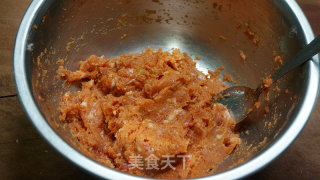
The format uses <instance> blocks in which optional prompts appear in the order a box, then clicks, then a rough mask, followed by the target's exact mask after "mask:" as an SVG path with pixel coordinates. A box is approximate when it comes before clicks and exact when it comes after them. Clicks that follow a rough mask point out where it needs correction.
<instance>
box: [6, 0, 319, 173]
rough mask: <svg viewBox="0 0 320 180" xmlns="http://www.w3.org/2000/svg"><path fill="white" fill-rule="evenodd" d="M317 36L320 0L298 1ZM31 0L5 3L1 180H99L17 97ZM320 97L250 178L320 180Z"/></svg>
mask: <svg viewBox="0 0 320 180" xmlns="http://www.w3.org/2000/svg"><path fill="white" fill-rule="evenodd" d="M297 1H298V3H299V4H300V5H301V7H302V9H303V10H304V12H305V14H306V15H307V17H308V19H309V21H310V23H311V25H312V27H313V29H314V32H315V34H316V35H319V33H320V0H297ZM30 2H31V0H19V1H18V0H0V12H1V13H0V44H1V46H0V68H1V70H0V179H93V178H94V177H93V176H92V175H90V174H88V173H86V172H84V171H83V170H81V169H80V168H78V167H76V166H75V165H73V164H72V163H71V162H69V161H68V160H66V159H65V158H64V157H62V155H60V154H59V153H57V152H56V151H55V150H54V149H53V148H52V147H51V146H50V145H49V144H48V143H47V142H46V141H45V140H44V139H43V138H42V137H41V136H40V135H39V133H38V132H37V131H36V130H35V128H34V127H33V126H32V124H31V123H30V121H29V120H28V118H27V117H26V115H25V113H24V111H23V109H22V107H21V104H20V103H19V100H18V98H17V96H16V90H15V84H14V78H13V75H12V51H13V46H14V39H15V35H16V31H17V28H18V25H19V23H20V20H21V18H22V16H23V14H24V12H25V10H26V8H27V7H28V4H29V3H30ZM319 127H320V98H319V99H318V103H317V106H316V107H315V110H314V111H313V113H312V116H311V118H310V120H309V122H308V124H307V125H306V127H305V128H304V130H303V132H302V133H301V134H300V136H299V137H298V138H297V140H296V141H295V142H294V143H293V144H292V145H291V146H290V147H289V148H288V149H287V150H286V151H285V152H284V153H283V154H282V155H281V156H280V157H279V158H278V159H276V160H275V161H273V162H272V163H271V164H270V165H268V166H267V167H265V168H264V169H262V170H261V171H259V172H258V173H256V174H254V175H252V176H251V177H248V179H301V178H302V179H320V129H319Z"/></svg>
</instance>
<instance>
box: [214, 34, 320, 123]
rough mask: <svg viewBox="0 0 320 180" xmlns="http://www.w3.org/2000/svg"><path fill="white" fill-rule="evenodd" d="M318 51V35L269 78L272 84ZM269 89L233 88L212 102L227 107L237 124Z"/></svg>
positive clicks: (319, 45) (319, 39) (221, 93)
mask: <svg viewBox="0 0 320 180" xmlns="http://www.w3.org/2000/svg"><path fill="white" fill-rule="evenodd" d="M319 51H320V35H319V36H317V37H316V38H315V39H314V40H313V41H311V43H309V44H308V45H307V46H305V47H304V48H303V49H302V50H300V51H299V52H298V53H297V54H296V56H294V57H293V58H292V59H291V60H289V61H288V62H287V63H286V64H284V65H283V66H282V67H281V68H280V69H279V70H278V71H276V72H275V73H274V74H273V75H272V76H271V80H272V82H275V81H277V80H279V79H280V78H281V77H282V76H284V75H285V74H287V73H288V72H290V71H291V70H293V69H295V68H296V67H298V66H300V65H301V64H303V63H305V62H306V61H308V60H309V59H311V58H312V57H313V56H314V55H316V54H317V53H318V52H319ZM269 87H270V85H268V86H265V85H264V84H261V85H259V86H258V88H257V89H255V90H254V89H251V88H249V87H245V86H233V87H230V88H227V89H225V90H224V91H222V92H220V93H218V94H217V96H216V97H215V98H214V100H216V101H217V102H218V103H221V104H223V105H225V106H227V108H228V110H229V112H230V114H231V116H232V117H233V118H234V119H235V121H236V123H239V122H241V121H242V120H244V119H245V118H246V117H247V116H248V115H249V114H250V113H251V112H252V111H253V109H254V106H255V103H256V102H257V101H258V99H259V97H260V94H261V93H262V92H263V91H264V90H265V89H266V88H269ZM257 108H258V106H257Z"/></svg>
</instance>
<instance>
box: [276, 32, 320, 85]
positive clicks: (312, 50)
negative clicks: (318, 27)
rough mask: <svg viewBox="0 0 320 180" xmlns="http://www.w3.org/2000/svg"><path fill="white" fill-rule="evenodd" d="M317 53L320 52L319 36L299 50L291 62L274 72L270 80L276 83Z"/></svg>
mask: <svg viewBox="0 0 320 180" xmlns="http://www.w3.org/2000/svg"><path fill="white" fill-rule="evenodd" d="M319 51H320V35H319V36H317V37H316V38H315V39H314V40H313V41H312V42H311V43H310V44H308V45H307V46H306V47H304V48H303V49H302V50H300V51H299V52H298V54H297V55H296V56H294V57H293V58H292V59H291V60H289V61H288V62H287V63H286V64H284V65H283V66H282V67H281V68H280V69H279V70H278V71H277V72H275V73H274V74H273V75H272V80H273V81H277V80H278V79H280V78H281V77H282V76H283V75H285V74H286V73H288V72H289V71H291V70H292V69H294V68H296V67H298V66H299V65H301V64H303V63H304V62H306V61H308V60H309V59H310V58H312V57H313V56H314V55H316V54H317V53H318V52H319Z"/></svg>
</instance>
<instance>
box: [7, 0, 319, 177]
mask: <svg viewBox="0 0 320 180" xmlns="http://www.w3.org/2000/svg"><path fill="white" fill-rule="evenodd" d="M47 1H48V0H34V1H32V2H31V4H30V5H29V7H28V9H27V11H26V13H25V15H24V17H23V19H22V21H21V24H20V26H19V29H18V32H17V36H16V40H15V46H14V51H13V74H14V77H15V83H16V88H17V92H18V97H19V99H20V102H21V104H22V106H23V108H24V111H25V112H26V114H27V116H28V118H29V119H30V121H31V122H32V123H33V125H34V126H35V127H36V129H37V130H38V132H40V134H41V135H42V136H43V137H44V139H46V140H47V141H48V142H49V143H50V144H51V146H53V147H54V148H55V149H56V150H57V151H58V152H59V153H61V154H62V155H63V156H65V157H66V158H67V159H69V160H70V161H72V162H73V163H74V164H76V165H78V166H79V167H81V168H82V169H84V170H86V171H88V172H90V173H92V174H94V175H96V176H98V177H101V178H108V179H137V180H138V179H147V178H144V177H138V176H134V175H130V174H126V173H123V172H120V171H117V170H114V169H112V168H109V167H106V166H104V165H102V164H100V163H98V162H95V161H94V160H91V159H90V158H88V157H86V156H85V155H83V154H81V153H80V152H78V151H77V150H75V149H74V148H73V147H72V146H71V145H69V144H68V143H66V142H65V141H64V140H63V139H62V138H61V137H60V136H59V135H58V134H57V133H56V132H55V131H54V130H53V129H52V128H51V126H50V125H49V124H48V123H47V121H46V119H45V118H44V117H43V116H42V114H41V112H40V111H39V109H38V107H37V104H36V102H35V100H34V98H33V93H32V90H31V89H30V85H29V84H28V79H27V71H26V68H25V56H26V51H27V42H28V38H29V32H30V31H31V28H32V23H33V21H34V19H35V17H36V15H37V14H38V13H39V10H40V9H41V7H42V6H43V5H44V4H45V3H46V2H47ZM285 3H287V5H288V7H289V8H290V9H291V10H292V12H293V14H295V15H296V18H297V19H298V22H299V23H300V26H301V28H302V30H303V35H304V37H305V39H306V42H307V43H309V42H311V41H312V40H313V39H314V34H313V31H312V29H311V26H310V24H309V22H308V20H307V18H306V17H305V15H304V13H303V12H302V10H301V9H300V7H299V5H298V4H297V3H296V1H295V0H285ZM305 66H306V67H305V68H308V69H309V70H310V71H309V72H308V76H309V79H308V85H307V88H306V94H305V97H304V99H303V101H302V103H301V110H300V111H299V112H298V113H297V115H296V117H295V118H294V119H293V122H292V124H291V126H290V127H288V129H287V130H286V131H285V132H284V133H283V134H282V135H281V136H279V138H278V139H277V140H276V141H275V142H274V144H273V145H271V146H270V147H269V148H267V149H266V150H265V151H264V152H262V153H261V154H259V155H258V156H256V157H255V158H253V159H251V160H249V161H248V162H246V163H244V164H242V165H240V166H238V167H235V168H233V169H230V170H227V171H225V172H222V173H219V174H215V175H212V176H206V177H202V178H199V179H203V180H205V179H235V178H236V179H238V178H243V177H245V176H248V175H250V174H252V173H254V172H256V171H258V170H259V169H261V168H263V167H264V166H266V165H267V164H269V163H270V162H271V161H272V160H274V159H275V158H276V157H278V156H279V155H280V154H281V153H282V152H283V151H284V150H285V149H287V148H288V146H289V145H290V144H291V143H292V142H293V141H294V139H295V138H296V137H297V136H298V135H299V133H300V132H301V130H302V129H303V127H304V126H305V124H306V123H307V121H308V119H309V117H310V115H311V112H312V110H313V108H314V106H315V104H316V102H317V96H318V89H319V58H318V55H315V56H314V57H313V58H312V60H311V61H309V62H307V63H306V65H305Z"/></svg>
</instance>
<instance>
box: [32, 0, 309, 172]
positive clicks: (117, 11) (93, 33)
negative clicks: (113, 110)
mask: <svg viewBox="0 0 320 180" xmlns="http://www.w3.org/2000/svg"><path fill="white" fill-rule="evenodd" d="M38 13H39V14H38V16H37V18H36V19H35V21H34V22H35V24H36V25H37V27H35V28H33V29H32V31H31V32H30V37H29V42H28V43H29V45H30V46H31V45H33V48H32V51H28V52H27V56H26V58H27V60H26V61H27V62H28V63H27V67H26V68H27V71H28V72H30V74H29V77H28V78H29V79H28V80H29V83H30V87H31V89H32V91H33V96H34V99H35V101H36V102H37V105H38V107H39V109H40V110H41V112H42V115H43V116H44V117H45V119H46V120H47V122H48V123H49V124H50V126H51V127H52V128H53V129H54V130H55V131H56V133H58V134H59V135H60V136H61V137H62V138H63V139H64V140H65V141H67V142H68V143H69V144H70V145H72V146H73V147H74V148H75V149H78V150H79V146H78V144H77V142H76V141H75V140H74V139H73V138H72V136H71V134H70V132H69V131H68V130H67V128H66V129H65V127H64V126H63V124H62V123H61V122H59V112H58V110H57V108H58V105H59V101H60V98H61V95H62V93H63V92H65V91H66V89H64V88H62V87H63V82H62V81H61V80H59V79H58V78H57V74H56V70H57V69H58V65H57V63H56V62H57V61H58V60H59V59H64V60H65V65H66V66H67V67H68V68H69V69H71V70H76V69H77V68H78V67H79V61H81V60H85V59H86V58H88V57H89V56H90V55H93V54H94V55H97V56H102V55H104V56H105V57H108V58H111V57H116V56H118V55H120V54H122V53H130V52H141V51H142V50H144V49H145V48H146V47H148V46H150V47H151V48H162V49H164V50H168V51H170V50H171V49H172V48H179V49H180V50H181V51H183V52H187V53H189V54H192V55H193V57H195V56H197V57H200V58H201V60H200V61H198V62H197V63H198V68H199V69H200V70H202V71H204V72H206V71H207V70H208V69H210V70H214V69H216V68H217V67H220V66H224V67H225V72H227V73H229V74H231V75H232V76H233V79H234V80H235V82H236V83H237V84H239V85H246V86H249V87H252V88H255V87H256V86H257V85H258V84H259V83H260V82H261V78H263V77H265V76H266V75H268V74H270V73H272V72H273V69H274V68H277V67H278V66H279V63H276V62H274V53H273V52H275V53H276V54H277V55H281V57H282V59H283V61H284V62H285V61H287V60H288V59H290V57H292V56H293V55H294V54H295V53H296V52H297V51H298V50H299V48H300V47H301V46H302V45H303V44H304V41H305V39H304V36H303V33H302V30H301V27H300V25H299V23H298V21H297V19H296V18H295V16H293V15H292V14H291V15H290V13H291V11H290V10H289V9H288V7H287V5H286V4H285V2H284V1H281V2H280V1H270V0H242V1H233V0H225V1H220V0H209V1H203V0H179V1H170V0H150V1H145V0H134V1H133V0H132V1H131V0H122V1H118V0H109V1H105V0H91V1H85V0H79V1H74V0H65V1H47V4H46V6H45V7H42V10H41V11H39V12H38ZM252 33H254V34H252ZM255 39H258V40H259V42H258V43H255V42H254V41H255ZM240 52H243V53H244V54H245V55H246V61H243V60H242V59H241V58H240ZM307 72H308V69H307V68H306V67H301V68H298V69H296V70H294V71H293V72H291V73H290V74H288V75H287V76H286V77H284V78H283V79H281V81H280V82H279V83H277V84H276V85H274V86H273V88H275V86H278V87H279V88H280V92H277V91H272V90H271V91H270V101H269V102H265V101H264V98H265V97H263V96H262V97H261V98H262V99H261V102H262V106H261V107H260V108H259V109H258V110H256V111H255V112H254V113H252V114H251V115H250V117H249V118H248V119H247V120H246V121H245V122H244V123H242V124H241V128H240V132H241V138H242V144H241V145H240V146H239V147H237V148H236V150H235V151H234V152H233V153H232V154H231V155H230V156H229V157H228V158H227V159H226V160H225V161H224V162H223V163H222V164H221V165H220V166H219V168H218V169H217V171H216V173H219V172H222V171H225V170H228V169H230V168H233V167H235V166H237V165H239V164H243V163H245V162H247V161H249V160H250V159H252V158H254V157H255V156H257V155H258V154H260V153H262V152H263V151H264V150H265V149H266V148H268V147H269V146H271V145H272V143H274V142H275V141H276V139H277V137H278V136H280V135H281V134H282V133H283V132H285V130H286V128H287V127H289V126H290V124H291V123H292V120H293V117H295V114H296V113H297V112H298V111H299V108H300V106H301V103H300V102H301V99H302V98H303V97H304V96H305V94H304V91H303V89H304V88H306V87H307V83H308V82H307V80H308V73H307ZM228 85H230V86H231V85H234V83H229V84H228ZM70 88H71V89H72V90H73V91H76V90H78V89H77V88H76V87H73V86H72V87H70ZM273 88H272V89H273ZM286 89H287V90H288V93H286V92H285V90H286ZM266 106H267V107H269V109H270V112H269V113H267V114H265V113H264V111H265V107H266Z"/></svg>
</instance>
